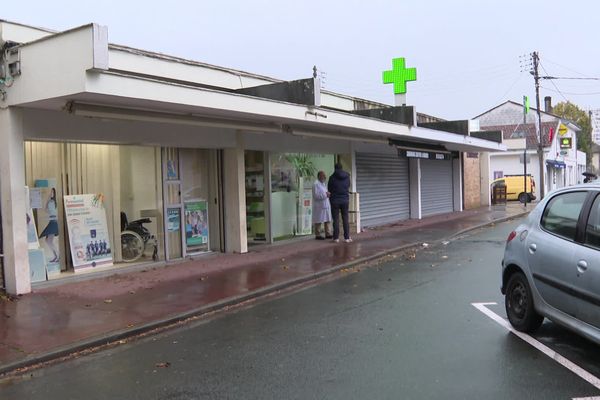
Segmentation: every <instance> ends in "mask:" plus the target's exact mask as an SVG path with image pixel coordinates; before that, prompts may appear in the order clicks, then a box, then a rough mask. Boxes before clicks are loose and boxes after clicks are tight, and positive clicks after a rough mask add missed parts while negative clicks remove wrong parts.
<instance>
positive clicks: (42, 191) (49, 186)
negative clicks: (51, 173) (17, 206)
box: [32, 178, 60, 276]
mask: <svg viewBox="0 0 600 400" xmlns="http://www.w3.org/2000/svg"><path fill="white" fill-rule="evenodd" d="M35 188H36V189H35V198H34V200H35V201H34V203H37V204H32V206H41V207H39V208H37V227H38V229H40V230H41V233H40V235H39V239H40V246H41V248H42V250H43V251H44V257H45V259H46V270H47V271H48V275H49V276H50V275H55V274H59V273H60V250H59V249H60V247H59V246H60V245H59V242H58V235H59V223H58V200H57V197H56V179H55V178H49V179H37V180H36V181H35ZM40 199H41V204H40V201H39V200H40ZM32 208H36V207H32Z"/></svg>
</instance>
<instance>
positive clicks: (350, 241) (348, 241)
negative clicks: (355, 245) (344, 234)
mask: <svg viewBox="0 0 600 400" xmlns="http://www.w3.org/2000/svg"><path fill="white" fill-rule="evenodd" d="M344 242H346V243H352V239H344Z"/></svg>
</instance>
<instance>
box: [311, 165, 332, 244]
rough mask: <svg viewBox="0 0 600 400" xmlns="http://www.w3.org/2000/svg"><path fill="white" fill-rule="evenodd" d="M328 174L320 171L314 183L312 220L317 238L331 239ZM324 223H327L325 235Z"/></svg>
mask: <svg viewBox="0 0 600 400" xmlns="http://www.w3.org/2000/svg"><path fill="white" fill-rule="evenodd" d="M326 180H327V176H326V175H325V172H323V171H319V173H318V174H317V180H316V181H315V183H314V184H313V190H312V197H313V213H312V220H313V224H314V225H315V239H317V240H325V239H331V238H332V237H333V236H332V233H331V205H330V203H329V192H328V191H327V184H326V183H325V181H326ZM322 225H325V236H323V232H322V230H321V228H322Z"/></svg>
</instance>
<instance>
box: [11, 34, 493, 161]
mask: <svg viewBox="0 0 600 400" xmlns="http://www.w3.org/2000/svg"><path fill="white" fill-rule="evenodd" d="M11 51H12V52H13V53H14V54H16V56H17V57H18V58H19V61H20V67H21V71H19V75H17V76H16V77H15V78H14V83H13V85H12V87H10V88H9V90H8V91H7V99H6V102H7V104H8V105H9V106H18V107H24V108H35V109H45V110H53V111H64V112H69V111H70V112H72V113H74V114H76V115H83V116H87V117H97V118H103V119H116V120H123V119H127V120H133V121H136V120H137V121H146V122H152V121H155V122H163V123H174V124H188V125H189V124H197V125H201V126H202V125H204V126H217V127H219V126H220V127H227V128H231V129H235V130H238V131H241V132H243V131H246V130H249V131H264V132H269V133H271V134H274V135H290V134H291V135H295V136H302V137H321V138H328V139H339V140H353V141H364V142H373V141H374V142H381V143H384V142H387V140H388V139H402V140H410V141H415V142H420V143H425V144H436V145H443V146H445V147H446V148H447V149H448V150H454V151H469V152H477V151H492V152H494V151H504V150H505V147H504V146H503V145H502V144H499V143H495V142H492V141H488V140H483V139H478V138H474V137H470V136H464V135H457V134H452V133H447V132H442V131H438V130H433V129H427V128H421V127H416V126H409V125H404V124H399V123H394V122H389V121H383V120H378V119H375V118H369V117H363V116H359V115H353V114H351V113H347V112H343V111H336V110H331V109H328V108H324V107H314V106H306V105H299V104H293V103H287V102H282V101H274V100H269V99H264V98H257V97H253V96H248V95H244V94H238V93H233V92H232V89H231V88H229V87H228V86H229V84H228V83H227V82H224V83H220V82H221V81H219V80H218V79H214V77H211V76H209V75H210V73H211V71H208V72H207V71H206V68H200V67H199V66H196V65H193V64H190V63H181V62H180V61H179V60H177V59H173V58H170V57H167V56H164V57H160V56H157V55H156V54H152V57H148V56H147V55H146V54H144V52H142V51H137V52H132V51H130V49H127V51H126V50H124V48H122V47H118V46H113V45H109V44H108V34H107V30H106V28H104V27H101V26H99V25H96V24H90V25H85V26H82V27H79V28H75V29H72V30H69V31H65V32H61V33H57V34H54V35H49V36H46V37H43V38H41V39H38V40H35V41H32V42H28V43H24V44H22V45H19V46H16V47H15V48H13V49H11ZM124 52H125V54H124ZM245 79H246V80H247V81H248V82H247V83H246V84H250V85H252V84H254V85H257V84H258V83H259V81H260V78H254V77H245ZM240 80H241V78H240ZM215 82H217V83H218V84H219V85H221V84H222V85H223V86H222V87H218V88H215V87H217V86H216V85H214V83H215ZM211 83H212V84H211ZM81 110H86V111H81Z"/></svg>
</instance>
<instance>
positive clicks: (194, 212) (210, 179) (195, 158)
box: [163, 148, 224, 260]
mask: <svg viewBox="0 0 600 400" xmlns="http://www.w3.org/2000/svg"><path fill="white" fill-rule="evenodd" d="M220 159H221V158H220V156H219V153H218V151H216V150H206V149H176V148H165V149H163V191H164V194H165V200H164V214H165V221H164V223H165V227H166V240H165V244H166V248H167V252H166V254H167V259H168V260H174V259H178V258H183V257H187V256H193V255H196V254H201V253H206V252H209V251H220V250H221V249H222V248H223V247H224V243H223V235H222V234H221V232H222V231H223V223H222V210H221V207H220V204H221V200H222V199H221V197H222V196H221V192H220V190H219V188H221V186H222V185H221V178H220V176H221V174H220V171H221V166H220Z"/></svg>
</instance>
